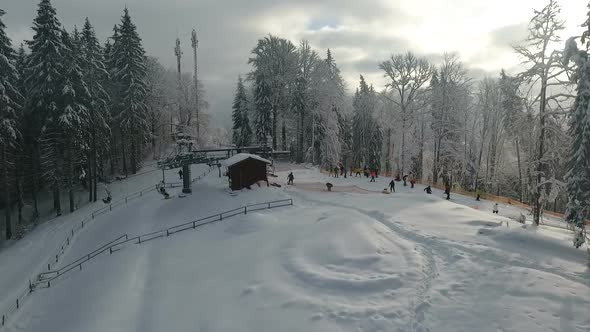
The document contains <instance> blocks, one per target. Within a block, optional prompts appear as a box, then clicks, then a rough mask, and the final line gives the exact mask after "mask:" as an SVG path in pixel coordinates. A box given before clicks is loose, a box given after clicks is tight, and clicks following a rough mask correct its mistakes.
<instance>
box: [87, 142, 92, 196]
mask: <svg viewBox="0 0 590 332" xmlns="http://www.w3.org/2000/svg"><path fill="white" fill-rule="evenodd" d="M87 159H88V162H87V163H86V168H87V170H88V172H87V174H86V179H87V181H88V203H90V202H92V185H93V183H92V151H90V152H89V153H88V157H87Z"/></svg>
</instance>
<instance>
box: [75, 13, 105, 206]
mask: <svg viewBox="0 0 590 332" xmlns="http://www.w3.org/2000/svg"><path fill="white" fill-rule="evenodd" d="M80 42H81V45H80V48H81V53H82V54H81V61H82V63H81V68H82V72H83V75H84V79H85V81H86V85H87V86H88V91H89V93H90V96H89V103H88V112H89V118H88V130H87V133H86V135H85V137H84V139H85V142H86V143H85V146H86V154H87V159H88V166H87V167H86V168H87V174H88V180H89V181H88V182H89V186H88V188H89V192H90V194H89V199H90V200H91V201H95V202H96V200H97V181H98V168H99V166H98V164H99V160H104V159H106V157H107V152H108V147H109V137H110V135H111V131H110V127H109V122H110V119H109V117H110V114H109V112H108V111H109V110H108V105H109V100H110V97H109V95H108V93H107V90H106V89H105V87H104V86H103V83H104V82H105V81H107V80H108V79H109V74H108V72H107V70H106V66H105V59H104V53H103V49H102V48H101V46H100V43H99V42H98V38H96V33H95V32H94V28H93V27H92V25H91V24H90V21H89V20H88V17H87V18H86V20H85V21H84V28H83V29H82V35H81V41H80ZM102 166H103V163H102V162H101V163H100V167H101V169H102Z"/></svg>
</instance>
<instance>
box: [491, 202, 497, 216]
mask: <svg viewBox="0 0 590 332" xmlns="http://www.w3.org/2000/svg"><path fill="white" fill-rule="evenodd" d="M492 213H495V214H498V203H494V209H493V210H492Z"/></svg>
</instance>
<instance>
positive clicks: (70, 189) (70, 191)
mask: <svg viewBox="0 0 590 332" xmlns="http://www.w3.org/2000/svg"><path fill="white" fill-rule="evenodd" d="M66 144H67V145H68V146H67V148H66V153H67V156H68V158H67V160H66V162H67V163H68V164H67V166H66V183H67V186H68V196H69V197H68V198H69V200H70V213H72V212H74V210H75V206H74V185H73V183H72V177H73V173H74V170H73V168H74V165H73V164H74V160H73V159H74V158H72V144H71V143H70V142H67V143H66Z"/></svg>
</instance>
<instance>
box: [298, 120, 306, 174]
mask: <svg viewBox="0 0 590 332" xmlns="http://www.w3.org/2000/svg"><path fill="white" fill-rule="evenodd" d="M304 126H305V113H304V112H300V113H299V151H298V152H299V154H298V156H297V162H300V163H301V162H303V154H304V153H305V152H304V151H305V149H304V148H303V136H304V135H303V132H304V130H303V128H304Z"/></svg>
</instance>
